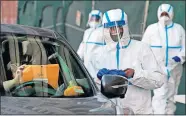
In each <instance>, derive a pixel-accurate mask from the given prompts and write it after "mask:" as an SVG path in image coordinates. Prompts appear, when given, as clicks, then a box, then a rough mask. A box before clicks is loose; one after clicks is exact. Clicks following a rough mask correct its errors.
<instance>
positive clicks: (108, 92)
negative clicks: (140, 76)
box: [101, 75, 128, 98]
mask: <svg viewBox="0 0 186 116" xmlns="http://www.w3.org/2000/svg"><path fill="white" fill-rule="evenodd" d="M127 87H128V80H127V78H126V77H123V76H120V75H104V76H103V77H102V79H101V93H102V94H103V95H105V96H106V97H108V98H116V97H120V98H124V97H125V94H126V92H127Z"/></svg>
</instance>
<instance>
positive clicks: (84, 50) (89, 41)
mask: <svg viewBox="0 0 186 116" xmlns="http://www.w3.org/2000/svg"><path fill="white" fill-rule="evenodd" d="M101 21H102V13H101V12H100V11H99V10H92V11H91V12H90V13H89V19H88V23H87V24H88V25H89V27H90V28H89V29H87V30H85V32H84V36H83V41H82V42H81V43H80V46H79V48H78V51H77V53H78V55H79V56H80V58H81V59H82V60H83V61H84V64H85V66H87V65H86V64H87V62H88V57H89V54H90V53H91V50H92V47H94V46H95V45H97V46H99V45H102V43H99V42H96V41H95V40H94V34H93V32H94V31H95V29H97V28H98V27H101V26H102V25H101Z"/></svg>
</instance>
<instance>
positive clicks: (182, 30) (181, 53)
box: [178, 25, 185, 64]
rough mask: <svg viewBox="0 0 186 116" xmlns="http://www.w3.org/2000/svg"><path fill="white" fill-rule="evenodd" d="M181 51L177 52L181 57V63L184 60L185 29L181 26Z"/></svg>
mask: <svg viewBox="0 0 186 116" xmlns="http://www.w3.org/2000/svg"><path fill="white" fill-rule="evenodd" d="M180 26H181V25H180ZM180 36H181V44H182V45H181V46H182V48H181V51H180V52H179V54H178V57H179V58H180V59H181V63H182V64H183V63H184V62H185V30H184V28H183V27H182V26H181V35H180Z"/></svg>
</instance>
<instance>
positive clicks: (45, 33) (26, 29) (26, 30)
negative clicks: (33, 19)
mask: <svg viewBox="0 0 186 116" xmlns="http://www.w3.org/2000/svg"><path fill="white" fill-rule="evenodd" d="M1 33H14V34H23V35H36V36H42V37H49V38H56V39H57V38H59V37H60V38H61V39H65V38H64V37H61V36H60V35H59V34H58V33H56V32H55V31H53V30H50V29H45V28H39V27H32V26H26V25H18V24H1Z"/></svg>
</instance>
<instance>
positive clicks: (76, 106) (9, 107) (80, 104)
mask: <svg viewBox="0 0 186 116" xmlns="http://www.w3.org/2000/svg"><path fill="white" fill-rule="evenodd" d="M115 113H116V110H115V105H114V104H113V103H112V102H111V101H110V100H108V99H107V98H104V96H102V95H98V96H94V97H87V98H37V97H18V98H17V97H3V96H2V97H1V114H9V115H11V114H81V115H85V114H115Z"/></svg>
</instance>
